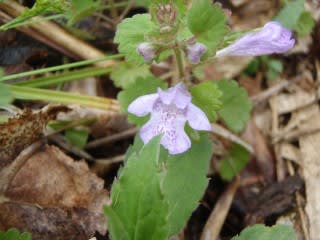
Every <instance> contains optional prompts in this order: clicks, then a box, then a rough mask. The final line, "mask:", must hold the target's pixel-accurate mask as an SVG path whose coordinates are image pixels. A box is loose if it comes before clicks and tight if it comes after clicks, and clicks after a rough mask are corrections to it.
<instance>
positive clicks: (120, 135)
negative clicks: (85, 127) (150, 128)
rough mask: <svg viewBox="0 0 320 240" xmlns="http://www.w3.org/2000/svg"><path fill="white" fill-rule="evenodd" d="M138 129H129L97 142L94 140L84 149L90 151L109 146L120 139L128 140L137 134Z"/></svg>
mask: <svg viewBox="0 0 320 240" xmlns="http://www.w3.org/2000/svg"><path fill="white" fill-rule="evenodd" d="M137 131H138V129H137V128H130V129H128V130H125V131H123V132H120V133H117V134H114V135H111V136H107V137H103V138H100V139H97V140H94V141H92V142H90V143H88V144H87V146H86V149H91V148H96V147H99V146H101V145H106V144H109V143H111V142H116V141H119V140H121V139H125V138H129V137H132V136H134V135H135V134H136V133H137Z"/></svg>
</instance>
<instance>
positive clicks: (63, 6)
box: [0, 0, 71, 31]
mask: <svg viewBox="0 0 320 240" xmlns="http://www.w3.org/2000/svg"><path fill="white" fill-rule="evenodd" d="M70 6H71V5H70V3H69V2H68V1H65V0H37V1H36V2H35V4H34V5H33V6H32V8H31V9H29V8H28V9H26V10H25V11H23V12H22V14H21V15H20V16H18V17H16V18H15V19H12V20H11V21H9V22H7V23H5V24H3V25H2V26H1V27H0V30H2V31H4V30H8V29H10V28H14V27H18V26H19V25H22V24H25V23H26V22H27V21H28V20H29V19H30V18H33V17H35V16H38V15H45V14H49V13H50V14H51V13H63V12H66V11H67V10H68V9H69V8H70Z"/></svg>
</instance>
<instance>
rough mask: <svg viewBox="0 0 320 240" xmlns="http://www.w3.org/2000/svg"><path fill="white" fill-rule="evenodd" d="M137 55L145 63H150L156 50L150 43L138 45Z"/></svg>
mask: <svg viewBox="0 0 320 240" xmlns="http://www.w3.org/2000/svg"><path fill="white" fill-rule="evenodd" d="M137 51H138V53H139V54H140V55H141V56H143V58H144V61H145V62H151V61H152V60H153V59H154V58H155V57H156V50H155V48H154V46H153V45H152V44H151V43H148V42H143V43H140V44H139V46H138V48H137Z"/></svg>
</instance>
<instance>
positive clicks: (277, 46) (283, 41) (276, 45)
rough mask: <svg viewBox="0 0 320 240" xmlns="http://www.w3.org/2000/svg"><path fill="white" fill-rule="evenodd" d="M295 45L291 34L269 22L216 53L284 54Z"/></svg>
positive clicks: (226, 54)
mask: <svg viewBox="0 0 320 240" xmlns="http://www.w3.org/2000/svg"><path fill="white" fill-rule="evenodd" d="M294 44H295V40H294V39H293V38H292V32H291V31H290V30H288V29H286V28H285V27H283V26H282V25H281V24H280V23H278V22H269V23H267V24H266V25H264V27H263V28H262V29H261V30H260V31H258V32H255V33H249V34H247V35H245V36H243V37H242V38H240V39H238V40H237V41H235V42H234V43H233V44H231V45H230V46H228V47H226V48H224V49H221V50H219V51H217V53H216V57H222V56H259V55H265V54H272V53H284V52H287V51H288V50H290V49H291V48H292V47H293V46H294Z"/></svg>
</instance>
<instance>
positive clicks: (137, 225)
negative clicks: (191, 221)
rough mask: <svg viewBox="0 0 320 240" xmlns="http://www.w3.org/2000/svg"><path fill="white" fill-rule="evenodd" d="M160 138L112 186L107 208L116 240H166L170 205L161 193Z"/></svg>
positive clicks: (133, 159)
mask: <svg viewBox="0 0 320 240" xmlns="http://www.w3.org/2000/svg"><path fill="white" fill-rule="evenodd" d="M159 155H160V136H159V137H156V138H154V139H152V140H151V141H150V142H149V143H148V144H147V145H145V146H144V147H143V148H142V149H141V151H140V153H139V154H132V155H131V156H130V157H129V159H128V161H127V163H126V165H125V167H124V168H123V169H122V171H121V172H120V174H119V178H118V180H116V181H115V182H114V183H113V186H112V192H111V199H112V204H111V206H106V207H105V208H104V210H105V214H106V215H107V217H108V225H109V230H110V232H111V239H113V240H120V239H121V240H141V239H153V240H167V238H168V224H167V215H168V204H167V202H166V200H165V199H164V196H163V194H162V193H161V189H160V184H161V182H162V181H163V176H162V175H161V174H159V170H160V169H159V165H158V163H159Z"/></svg>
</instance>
